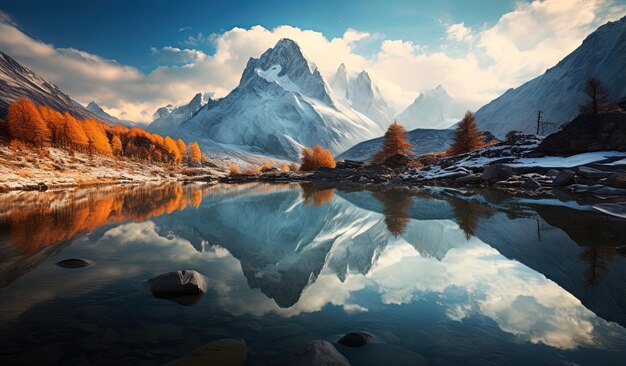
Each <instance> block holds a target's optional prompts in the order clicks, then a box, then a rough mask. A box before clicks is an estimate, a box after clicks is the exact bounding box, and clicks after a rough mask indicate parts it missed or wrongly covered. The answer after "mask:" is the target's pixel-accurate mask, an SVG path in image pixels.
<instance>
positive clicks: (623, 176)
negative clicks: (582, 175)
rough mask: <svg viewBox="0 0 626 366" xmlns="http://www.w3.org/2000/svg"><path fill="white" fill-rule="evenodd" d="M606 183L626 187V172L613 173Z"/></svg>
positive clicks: (616, 186)
mask: <svg viewBox="0 0 626 366" xmlns="http://www.w3.org/2000/svg"><path fill="white" fill-rule="evenodd" d="M606 184H607V185H609V186H611V187H614V188H626V173H620V172H614V173H611V174H610V175H609V176H608V177H607V178H606Z"/></svg>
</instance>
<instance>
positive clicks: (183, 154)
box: [176, 139, 187, 158]
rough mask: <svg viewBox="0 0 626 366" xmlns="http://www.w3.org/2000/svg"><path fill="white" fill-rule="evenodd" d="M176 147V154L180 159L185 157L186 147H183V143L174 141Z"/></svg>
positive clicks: (179, 140)
mask: <svg viewBox="0 0 626 366" xmlns="http://www.w3.org/2000/svg"><path fill="white" fill-rule="evenodd" d="M176 146H178V152H179V153H180V156H181V157H183V158H184V157H185V156H187V145H185V141H183V140H181V139H178V140H176Z"/></svg>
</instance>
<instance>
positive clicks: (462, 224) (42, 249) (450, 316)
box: [0, 183, 626, 364]
mask: <svg viewBox="0 0 626 366" xmlns="http://www.w3.org/2000/svg"><path fill="white" fill-rule="evenodd" d="M625 226H626V225H624V221H620V220H615V219H612V218H610V217H608V216H604V215H601V214H598V213H594V212H591V211H586V208H585V207H583V206H580V207H579V206H577V205H575V204H574V203H572V202H560V201H559V202H554V201H542V200H528V199H522V198H515V197H511V196H501V195H499V194H494V193H493V192H489V191H486V192H480V193H477V192H471V191H470V192H465V191H459V190H447V189H424V190H407V189H400V188H393V189H386V190H376V191H371V192H370V191H367V190H344V189H333V188H325V189H318V188H316V187H315V186H313V185H311V184H302V185H296V184H284V185H266V184H256V183H251V184H245V185H216V186H204V185H198V184H190V185H185V186H182V185H179V184H177V183H171V184H167V185H151V186H139V187H125V188H124V187H118V188H108V189H102V188H98V189H89V190H77V191H74V192H57V193H54V192H45V193H41V192H27V193H23V194H16V195H7V196H5V197H3V198H2V199H0V251H1V254H2V259H1V261H0V286H2V288H1V289H0V291H1V292H0V295H1V299H0V332H3V334H5V335H10V337H7V342H9V341H10V342H13V343H15V344H18V345H20V346H19V347H21V348H20V349H19V350H18V351H19V352H18V351H16V355H14V357H18V358H19V355H20V354H21V353H27V352H28V351H29V350H31V349H34V348H36V347H39V346H40V344H38V343H37V342H34V341H33V336H32V335H31V333H32V332H33V327H34V326H35V324H37V325H36V327H37V329H38V331H37V334H39V335H38V336H37V337H39V338H38V339H41V341H42V342H44V343H45V342H47V344H50V343H52V344H57V343H58V347H59V348H63V349H64V351H63V352H64V353H65V354H66V355H72V356H76V355H75V353H77V354H78V356H80V357H85V358H87V359H88V360H90V361H93V362H92V363H107V362H106V361H111V362H112V359H107V357H112V358H113V355H116V354H117V353H115V352H113V353H110V354H109V355H107V352H103V351H105V350H114V351H119V350H120V349H128V348H129V347H130V346H129V345H132V347H133V349H139V350H140V351H141V352H143V353H144V356H145V353H146V352H148V353H150V354H151V355H152V357H153V358H151V360H152V361H155V360H158V363H163V362H166V361H168V360H171V359H174V358H176V357H175V356H179V355H181V354H184V353H186V352H188V351H189V350H191V349H193V348H194V347H196V346H199V345H201V344H204V343H206V342H208V341H210V340H213V339H217V338H223V337H232V338H244V339H245V340H246V342H247V343H248V345H249V346H250V347H251V348H252V349H254V350H255V352H254V353H253V354H251V355H250V357H251V361H250V362H253V364H254V362H257V361H258V362H260V361H268V362H269V363H273V362H274V361H276V360H280V359H282V353H284V352H286V350H290V349H293V347H296V346H297V345H298V344H301V343H303V342H306V340H307V339H308V340H312V339H320V338H321V339H328V340H331V341H335V340H336V339H337V335H338V334H345V333H346V332H348V331H355V330H367V331H371V332H372V333H374V334H377V335H378V336H381V337H382V338H384V339H385V341H386V342H388V343H392V344H394V345H397V346H398V347H400V346H401V347H403V349H405V350H410V352H414V353H419V354H421V355H422V356H424V357H426V358H427V359H429V360H430V361H431V363H432V364H463V363H465V362H466V361H467V360H470V359H473V360H480V359H483V360H486V361H489V362H490V363H493V364H516V363H517V364H524V363H536V364H541V363H548V362H555V361H559V362H564V361H567V362H570V361H571V362H577V363H580V364H593V363H594V362H598V360H602V361H603V362H604V364H618V362H617V360H619V359H620V358H622V359H623V357H624V346H625V345H626V331H625V330H624V328H623V326H624V325H626V315H625V310H624V309H626V299H625V298H624V291H623V290H624V288H625V284H626V260H625V258H624V255H623V246H622V245H623V244H622V241H621V240H620V239H622V238H626V228H625ZM72 257H74V258H86V259H89V260H93V261H94V263H95V265H93V266H88V267H85V268H81V269H77V270H64V269H62V268H58V267H56V266H54V265H53V263H55V262H57V261H59V260H61V259H65V258H72ZM178 269H193V270H196V271H199V272H201V273H202V274H204V275H205V276H207V278H208V279H209V280H208V283H209V290H208V293H207V295H205V296H204V298H203V299H202V300H201V301H200V302H199V303H198V304H196V305H194V306H192V307H189V308H186V309H184V310H181V309H180V308H179V307H176V305H177V304H169V303H165V302H162V301H159V300H157V299H153V298H151V296H150V295H149V293H148V291H146V289H145V288H144V287H143V284H142V283H143V281H145V280H146V279H148V278H151V277H153V276H155V275H158V274H161V273H164V272H168V271H172V270H178ZM94 307H100V308H102V309H104V310H102V311H99V312H97V314H96V315H94V314H93V311H94V310H93V308H94ZM83 308H90V309H91V310H90V311H87V313H89V314H88V316H87V318H80V317H81V316H83V315H81V314H83V312H82V310H80V309H83ZM72 309H79V310H77V311H72ZM45 314H56V316H61V317H64V318H63V319H65V320H63V321H64V322H66V323H67V324H68V326H69V325H70V324H75V323H76V322H79V323H80V324H85V323H86V324H92V323H94V322H95V323H96V324H100V325H99V327H107V330H106V331H107V332H109V334H117V336H116V337H112V338H115V340H114V341H112V342H111V343H107V342H108V339H109V338H111V337H109V338H107V342H105V341H104V340H103V339H101V338H98V340H97V344H98V345H99V346H98V347H95V346H94V347H91V346H85V345H84V343H85V342H86V341H85V340H84V339H83V338H84V337H83V336H82V335H80V332H79V333H76V334H75V333H74V332H73V331H72V332H70V333H69V334H68V331H67V330H63V326H60V325H59V324H58V323H59V322H58V321H57V322H54V321H53V320H52V319H48V317H46V316H45ZM168 314H169V315H168ZM53 318H54V317H53ZM75 318H76V319H75ZM93 318H95V319H93ZM74 319H75V320H74ZM616 323H618V324H619V325H618V324H616ZM75 326H76V325H74V327H75ZM81 326H82V325H81ZM90 327H91V325H90ZM155 327H156V328H155ZM48 328H49V329H48ZM79 328H80V327H79ZM83 328H84V327H83ZM81 329H82V328H81ZM85 329H87V328H85ZM163 329H165V330H167V331H161V332H159V330H163ZM48 330H49V332H48ZM142 332H143V333H142ZM172 332H173V333H175V334H182V335H184V336H183V337H182V338H180V337H174V336H172V335H171V334H172ZM41 333H43V335H41ZM160 333H167V334H170V335H169V336H167V335H166V334H163V335H162V338H159V337H160V336H159V334H160ZM150 334H151V335H150ZM154 334H156V335H154ZM61 335H63V336H61ZM37 337H35V338H37ZM3 338H4V337H3ZM96 338H97V337H96ZM98 342H99V343H98ZM92 348H93V349H92ZM165 348H167V349H169V350H170V351H171V352H161V353H159V352H157V353H154V352H155V351H154V350H155V349H159V350H163V349H165ZM2 349H4V348H3V344H2V343H1V342H0V352H1V350H2ZM339 349H340V351H341V350H342V349H341V348H339ZM262 350H265V351H262ZM141 352H140V353H139V354H136V352H134V351H133V352H130V355H127V354H126V353H124V355H125V356H124V357H122V356H119V357H117V358H114V359H115V361H116V363H120V364H124V363H129V364H130V363H134V362H137V360H140V359H142V356H141V354H142V353H141ZM407 352H408V351H407ZM481 352H483V353H482V354H481ZM489 352H493V354H492V356H490V357H487V356H486V355H487V354H489ZM120 353H123V352H121V351H120ZM96 354H97V355H98V356H97V357H100V358H97V357H96V356H95V355H96ZM78 356H76V357H78ZM11 357H13V356H11ZM11 357H9V358H10V359H11V360H13V359H17V358H11ZM350 357H352V354H348V358H350ZM389 357H391V358H390V360H392V359H393V355H390V356H389ZM485 357H486V358H485ZM351 360H352V361H355V360H357V361H358V360H360V359H358V358H357V359H351ZM372 360H376V359H375V358H372ZM486 361H485V362H486ZM372 362H374V361H372ZM389 362H392V361H389ZM590 362H591V363H590ZM477 363H481V362H478V361H477ZM353 364H359V362H356V363H355V362H353Z"/></svg>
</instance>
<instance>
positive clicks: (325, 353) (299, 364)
mask: <svg viewBox="0 0 626 366" xmlns="http://www.w3.org/2000/svg"><path fill="white" fill-rule="evenodd" d="M287 364H288V365H290V366H291V365H293V366H320V365H322V366H349V365H350V361H348V359H346V358H345V357H344V356H343V355H342V354H341V353H339V351H337V349H336V348H335V346H333V345H332V343H330V342H328V341H323V340H315V341H312V342H310V343H308V344H306V345H305V346H303V347H300V348H298V349H297V350H296V352H295V354H294V356H293V357H292V358H291V359H290V360H289V361H288V362H287Z"/></svg>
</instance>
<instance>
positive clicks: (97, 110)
mask: <svg viewBox="0 0 626 366" xmlns="http://www.w3.org/2000/svg"><path fill="white" fill-rule="evenodd" d="M87 110H88V111H90V112H92V113H94V114H96V115H98V116H99V117H100V118H99V119H100V120H105V121H108V122H111V123H118V124H121V125H125V126H129V127H133V126H136V125H137V122H133V121H127V120H123V119H119V118H117V117H113V116H112V115H110V114H108V113H107V112H105V111H104V109H102V107H100V106H99V105H98V104H97V103H96V102H94V101H91V102H89V104H87Z"/></svg>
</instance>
